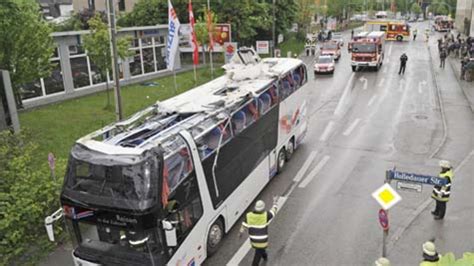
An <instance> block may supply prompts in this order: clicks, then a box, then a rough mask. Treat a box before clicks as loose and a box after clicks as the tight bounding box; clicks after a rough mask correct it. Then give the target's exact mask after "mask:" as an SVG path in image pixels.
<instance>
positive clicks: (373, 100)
mask: <svg viewBox="0 0 474 266" xmlns="http://www.w3.org/2000/svg"><path fill="white" fill-rule="evenodd" d="M377 97H378V96H377V95H373V96H372V98H370V100H369V103H367V106H371V105H372V104H373V103H374V102H375V99H377Z"/></svg>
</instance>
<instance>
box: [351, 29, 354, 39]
mask: <svg viewBox="0 0 474 266" xmlns="http://www.w3.org/2000/svg"><path fill="white" fill-rule="evenodd" d="M353 38H354V29H352V30H351V40H352V39H353Z"/></svg>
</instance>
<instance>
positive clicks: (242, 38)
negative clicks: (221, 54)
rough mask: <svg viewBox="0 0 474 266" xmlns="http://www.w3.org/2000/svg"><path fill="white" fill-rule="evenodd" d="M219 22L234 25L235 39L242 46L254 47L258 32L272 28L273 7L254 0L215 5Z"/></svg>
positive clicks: (225, 2) (223, 2) (214, 8)
mask: <svg viewBox="0 0 474 266" xmlns="http://www.w3.org/2000/svg"><path fill="white" fill-rule="evenodd" d="M212 9H213V10H218V12H217V16H218V17H219V22H221V23H230V24H231V25H232V35H233V39H234V40H237V41H238V42H239V43H240V44H241V45H253V44H254V41H255V37H256V36H257V35H258V32H262V31H270V30H271V27H272V17H273V15H272V11H271V5H270V4H269V3H266V2H260V1H253V0H239V1H222V3H217V4H214V5H213V7H212Z"/></svg>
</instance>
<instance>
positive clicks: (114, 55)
mask: <svg viewBox="0 0 474 266" xmlns="http://www.w3.org/2000/svg"><path fill="white" fill-rule="evenodd" d="M108 7H109V21H110V41H111V42H112V75H113V79H114V82H115V87H114V95H115V116H116V119H117V121H120V120H122V118H123V113H122V97H121V96H120V80H119V79H120V75H119V69H118V62H117V61H118V52H117V39H116V35H117V28H116V26H115V7H114V0H108Z"/></svg>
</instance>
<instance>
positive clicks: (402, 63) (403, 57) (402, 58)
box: [398, 53, 408, 75]
mask: <svg viewBox="0 0 474 266" xmlns="http://www.w3.org/2000/svg"><path fill="white" fill-rule="evenodd" d="M407 61H408V56H407V55H406V54H405V53H403V54H402V55H401V56H400V70H398V75H400V74H404V75H405V68H406V65H407Z"/></svg>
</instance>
